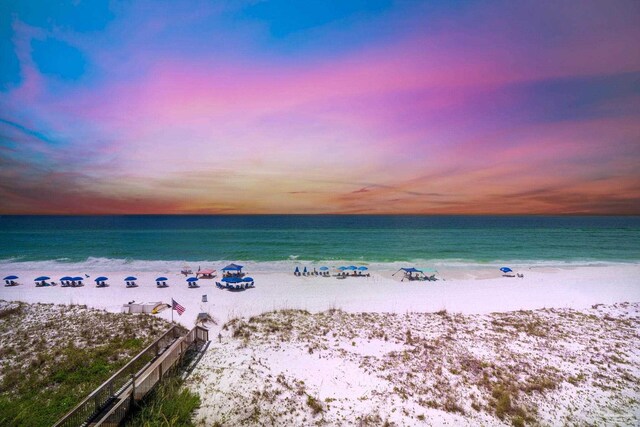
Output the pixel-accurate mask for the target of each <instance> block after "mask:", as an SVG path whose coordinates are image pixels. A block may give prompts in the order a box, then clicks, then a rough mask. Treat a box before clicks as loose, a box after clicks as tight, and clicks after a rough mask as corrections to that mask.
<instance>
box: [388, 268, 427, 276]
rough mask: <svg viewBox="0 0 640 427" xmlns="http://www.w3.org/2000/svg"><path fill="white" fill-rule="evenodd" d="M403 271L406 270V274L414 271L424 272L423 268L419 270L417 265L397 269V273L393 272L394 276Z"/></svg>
mask: <svg viewBox="0 0 640 427" xmlns="http://www.w3.org/2000/svg"><path fill="white" fill-rule="evenodd" d="M401 271H403V272H404V274H405V275H407V274H408V275H411V274H413V273H422V274H424V272H423V271H422V270H418V269H417V268H415V267H402V268H401V269H400V270H398V271H396V272H395V273H393V274H392V276H395V275H396V274H398V273H400V272H401Z"/></svg>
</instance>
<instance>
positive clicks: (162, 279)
mask: <svg viewBox="0 0 640 427" xmlns="http://www.w3.org/2000/svg"><path fill="white" fill-rule="evenodd" d="M167 280H169V279H167V278H166V277H158V278H157V279H156V282H165V281H167Z"/></svg>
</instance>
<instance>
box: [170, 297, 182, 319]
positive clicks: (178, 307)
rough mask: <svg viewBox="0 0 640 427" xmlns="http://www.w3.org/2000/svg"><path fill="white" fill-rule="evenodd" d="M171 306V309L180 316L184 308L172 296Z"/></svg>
mask: <svg viewBox="0 0 640 427" xmlns="http://www.w3.org/2000/svg"><path fill="white" fill-rule="evenodd" d="M171 306H172V309H173V310H175V311H177V312H178V314H179V315H180V316H182V313H184V310H185V308H184V307H183V306H181V305H180V304H178V302H177V301H176V300H174V299H173V298H171Z"/></svg>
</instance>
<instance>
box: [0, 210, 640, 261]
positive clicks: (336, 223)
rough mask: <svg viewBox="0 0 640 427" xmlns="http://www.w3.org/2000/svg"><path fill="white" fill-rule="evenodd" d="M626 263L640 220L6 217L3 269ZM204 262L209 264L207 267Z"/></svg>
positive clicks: (1, 236) (0, 220)
mask: <svg viewBox="0 0 640 427" xmlns="http://www.w3.org/2000/svg"><path fill="white" fill-rule="evenodd" d="M228 261H236V262H244V263H258V264H261V265H263V267H264V266H266V265H269V266H271V268H272V269H279V268H289V267H288V266H289V265H291V264H295V263H298V262H307V263H309V262H310V263H312V264H314V265H315V264H318V265H319V264H327V265H330V266H335V265H337V264H339V263H346V262H350V263H358V264H364V265H376V264H381V263H382V264H393V265H409V264H411V265H419V266H429V265H435V266H437V265H443V264H450V265H466V264H470V265H471V264H473V265H478V264H481V265H493V264H496V265H497V264H504V263H507V262H508V263H511V264H514V263H515V264H531V263H542V264H545V263H552V264H553V263H561V264H567V263H577V264H580V263H612V262H613V263H618V262H621V263H626V262H638V261H640V217H637V216H636V217H615V216H606V217H604V216H602V217H600V216H598V217H595V216H575V217H574V216H407V215H383V216H368V215H354V216H337V215H336V216H333V215H239V216H185V215H160V216H155V215H151V216H146V215H133V216H7V215H3V216H0V268H1V269H2V270H3V271H5V270H6V271H8V270H11V269H12V268H15V269H18V268H19V269H25V268H28V269H31V268H34V269H47V268H51V269H55V270H64V269H67V268H69V267H70V266H71V265H75V264H78V265H82V267H83V268H91V267H94V268H93V269H102V270H104V271H114V270H122V269H123V268H124V269H130V270H152V269H164V268H168V267H167V266H171V268H173V267H174V264H175V265H176V266H177V265H182V264H190V265H193V266H194V267H197V266H199V265H207V266H209V265H212V266H214V267H215V266H217V267H221V266H222V265H221V263H224V262H228ZM203 268H204V267H203Z"/></svg>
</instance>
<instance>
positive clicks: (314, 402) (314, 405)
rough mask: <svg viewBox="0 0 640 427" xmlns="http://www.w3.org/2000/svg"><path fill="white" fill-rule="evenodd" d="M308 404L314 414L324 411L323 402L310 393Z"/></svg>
mask: <svg viewBox="0 0 640 427" xmlns="http://www.w3.org/2000/svg"><path fill="white" fill-rule="evenodd" d="M307 406H308V407H310V408H311V410H312V411H313V414H314V415H317V414H319V413H321V412H323V411H324V405H323V404H322V402H321V401H319V400H318V399H316V398H315V397H313V396H311V395H310V394H307Z"/></svg>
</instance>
